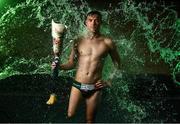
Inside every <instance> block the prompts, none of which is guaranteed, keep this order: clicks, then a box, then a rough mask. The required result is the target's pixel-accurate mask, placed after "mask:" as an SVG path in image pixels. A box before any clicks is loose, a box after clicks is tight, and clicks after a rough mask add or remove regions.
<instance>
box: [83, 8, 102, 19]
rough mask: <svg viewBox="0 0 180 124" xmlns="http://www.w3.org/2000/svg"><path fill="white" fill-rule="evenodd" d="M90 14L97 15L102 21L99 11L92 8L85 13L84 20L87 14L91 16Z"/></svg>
mask: <svg viewBox="0 0 180 124" xmlns="http://www.w3.org/2000/svg"><path fill="white" fill-rule="evenodd" d="M91 15H97V16H98V18H99V20H100V21H102V15H101V13H100V12H99V11H97V10H93V11H90V12H88V13H87V15H86V17H85V20H86V19H87V17H88V16H91Z"/></svg>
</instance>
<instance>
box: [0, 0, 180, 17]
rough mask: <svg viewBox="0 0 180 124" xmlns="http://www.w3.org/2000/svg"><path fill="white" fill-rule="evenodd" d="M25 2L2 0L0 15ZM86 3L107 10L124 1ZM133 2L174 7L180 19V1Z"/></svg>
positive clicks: (149, 0) (142, 0) (102, 0)
mask: <svg viewBox="0 0 180 124" xmlns="http://www.w3.org/2000/svg"><path fill="white" fill-rule="evenodd" d="M23 1H25V0H1V1H0V15H2V14H3V13H4V12H5V11H6V10H7V9H8V8H7V7H6V6H11V7H13V6H15V5H17V4H18V3H21V2H23ZM76 1H77V0H76ZM85 1H87V2H88V3H89V5H90V6H91V7H94V8H98V9H105V8H107V7H108V6H109V4H111V5H112V6H115V5H116V4H117V3H118V2H120V1H122V0H85ZM133 1H136V3H140V2H147V3H151V2H153V1H156V2H158V3H163V2H164V3H165V5H168V6H172V8H173V9H174V10H176V11H177V12H178V17H180V1H179V0H133Z"/></svg>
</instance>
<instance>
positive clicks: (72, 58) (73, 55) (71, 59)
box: [68, 40, 77, 64]
mask: <svg viewBox="0 0 180 124" xmlns="http://www.w3.org/2000/svg"><path fill="white" fill-rule="evenodd" d="M76 57H77V41H76V40H74V43H73V47H72V48H71V53H70V56H69V60H68V62H69V63H72V64H74V63H75V60H76Z"/></svg>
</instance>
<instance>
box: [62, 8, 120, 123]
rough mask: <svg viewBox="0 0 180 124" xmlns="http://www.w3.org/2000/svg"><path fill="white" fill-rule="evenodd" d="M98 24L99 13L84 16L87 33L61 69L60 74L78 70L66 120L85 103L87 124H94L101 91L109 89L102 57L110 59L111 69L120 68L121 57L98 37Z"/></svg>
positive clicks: (114, 48) (78, 40)
mask: <svg viewBox="0 0 180 124" xmlns="http://www.w3.org/2000/svg"><path fill="white" fill-rule="evenodd" d="M101 22H102V20H101V14H100V13H99V12H98V11H91V12H89V13H88V14H87V16H86V19H85V26H86V29H87V33H86V34H85V35H83V36H81V37H79V38H78V39H76V40H75V43H74V47H73V48H72V51H71V54H70V57H69V60H68V62H67V63H66V64H62V65H60V68H61V69H62V70H69V69H72V68H74V67H75V65H76V67H77V70H76V75H75V78H74V80H73V83H72V88H71V93H70V99H69V107H68V117H72V116H73V115H74V114H75V111H76V109H77V107H78V104H79V103H80V101H81V100H82V99H84V100H85V103H86V122H87V123H91V122H94V121H95V115H96V112H97V107H98V105H99V103H100V101H101V95H102V91H101V89H102V88H103V87H106V86H108V82H107V81H103V80H102V70H103V65H104V59H105V57H106V56H107V55H110V56H111V58H112V61H113V63H114V65H115V66H116V67H117V68H120V57H119V55H118V52H117V50H116V47H115V45H114V43H113V42H112V40H111V39H110V38H108V37H105V36H103V35H102V34H100V31H99V30H100V25H101ZM75 60H77V63H76V64H75Z"/></svg>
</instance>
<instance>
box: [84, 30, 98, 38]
mask: <svg viewBox="0 0 180 124" xmlns="http://www.w3.org/2000/svg"><path fill="white" fill-rule="evenodd" d="M86 36H87V37H89V38H90V39H93V38H96V37H98V36H100V32H99V31H96V32H92V31H87V33H86Z"/></svg>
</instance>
